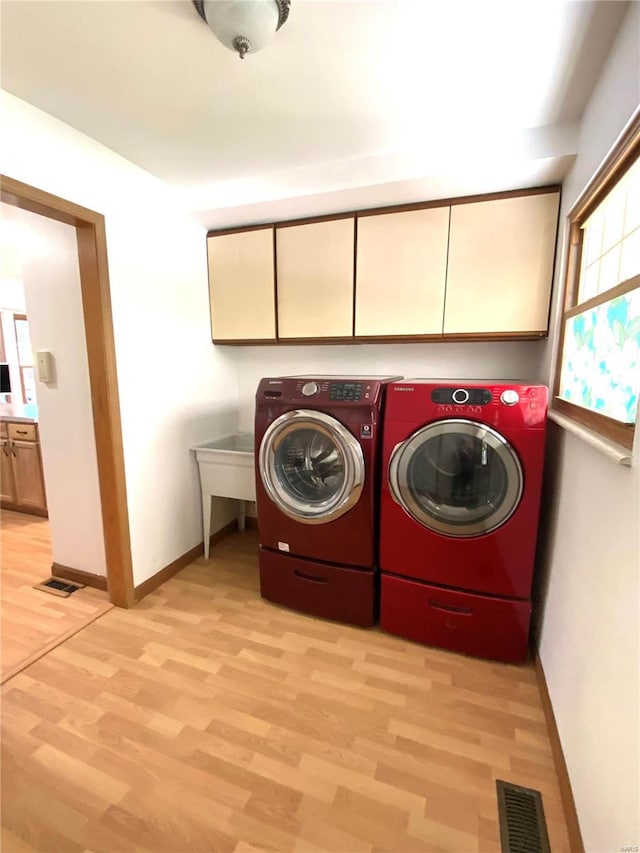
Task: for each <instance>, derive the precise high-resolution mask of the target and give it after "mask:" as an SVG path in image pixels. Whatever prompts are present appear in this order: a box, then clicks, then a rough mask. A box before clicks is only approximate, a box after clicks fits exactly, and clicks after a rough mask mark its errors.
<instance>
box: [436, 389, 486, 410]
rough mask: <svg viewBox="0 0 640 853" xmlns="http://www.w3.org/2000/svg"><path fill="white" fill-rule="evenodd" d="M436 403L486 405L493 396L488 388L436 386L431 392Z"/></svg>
mask: <svg viewBox="0 0 640 853" xmlns="http://www.w3.org/2000/svg"><path fill="white" fill-rule="evenodd" d="M431 399H432V401H433V402H434V403H439V404H441V405H442V404H445V405H446V404H447V403H453V404H454V405H456V406H462V405H464V404H467V405H468V406H486V405H488V404H489V403H490V402H491V400H492V399H493V396H492V394H491V391H489V389H488V388H434V389H433V391H432V392H431Z"/></svg>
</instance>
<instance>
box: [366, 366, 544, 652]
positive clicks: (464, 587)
mask: <svg viewBox="0 0 640 853" xmlns="http://www.w3.org/2000/svg"><path fill="white" fill-rule="evenodd" d="M547 393H548V392H547V388H546V387H544V386H541V385H522V384H513V383H507V382H478V381H473V382H456V383H453V382H450V381H446V380H444V381H440V382H437V381H434V380H427V379H411V380H405V381H403V382H395V383H393V384H392V385H390V386H389V388H388V392H387V404H386V413H385V421H384V444H383V471H384V472H386V476H383V483H382V501H381V510H380V537H381V538H380V570H381V572H382V575H381V592H380V625H381V627H382V628H383V629H384V630H386V631H389V632H390V633H392V634H399V635H400V636H402V637H407V638H408V639H411V640H417V641H419V642H422V643H427V644H429V645H433V646H440V647H442V648H446V649H452V650H454V651H460V652H465V653H467V654H471V655H477V656H479V657H486V658H493V659H496V660H504V661H514V662H515V661H522V660H524V659H525V658H526V656H527V640H528V634H529V621H530V616H531V602H530V595H531V584H532V578H533V569H534V559H535V552H536V539H537V531H538V515H539V508H540V495H541V488H542V470H543V462H544V444H545V431H546V418H547Z"/></svg>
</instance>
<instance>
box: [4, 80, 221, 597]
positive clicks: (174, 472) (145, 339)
mask: <svg viewBox="0 0 640 853" xmlns="http://www.w3.org/2000/svg"><path fill="white" fill-rule="evenodd" d="M0 125H1V126H2V146H1V149H0V171H1V172H2V173H3V174H5V175H8V176H9V177H12V178H15V179H17V180H20V181H23V182H25V183H28V184H31V185H33V186H35V187H38V188H40V189H43V190H46V191H48V192H51V193H54V194H55V195H58V196H61V197H62V198H66V199H68V200H70V201H73V202H76V203H78V204H81V205H83V206H85V207H88V208H91V209H93V210H97V211H99V212H100V213H103V214H104V215H105V217H106V229H107V248H108V256H109V273H110V281H111V297H112V304H113V319H114V331H115V341H116V360H117V367H118V382H119V387H120V404H121V411H122V430H123V443H124V456H125V471H126V484H127V493H128V501H129V523H130V529H131V544H132V556H133V573H134V580H135V582H136V584H139V583H141V582H142V581H144V580H145V579H147V578H148V577H150V576H152V575H153V574H155V573H156V572H157V571H159V570H160V569H162V568H163V567H164V566H165V565H167V564H168V563H170V562H172V561H173V560H175V559H176V558H178V557H179V556H181V555H182V554H183V553H185V552H186V551H188V550H189V549H190V548H192V547H193V546H194V545H196V544H197V543H198V542H199V541H202V525H201V509H200V491H199V483H198V476H197V465H196V462H195V459H194V455H193V454H192V453H190V452H189V446H190V445H191V444H193V443H196V442H200V441H206V440H208V439H211V438H214V437H216V436H219V435H222V434H225V433H227V432H229V431H233V430H234V429H235V427H236V377H235V367H234V363H233V360H232V359H231V358H230V356H229V354H228V353H227V352H225V351H224V350H221V349H219V348H214V347H212V346H211V335H210V329H209V310H208V288H207V270H206V240H205V231H204V230H203V229H201V228H200V227H198V226H195V225H193V224H192V223H191V222H189V221H187V220H186V219H185V218H183V217H181V216H180V215H179V213H178V212H177V211H176V210H175V206H174V204H173V197H172V196H171V195H170V194H169V192H168V190H167V188H166V186H165V185H164V184H163V183H162V182H160V181H158V180H157V179H156V178H154V177H153V176H152V175H150V174H149V173H147V172H144V171H143V170H141V169H139V168H138V167H137V166H134V165H133V164H132V163H129V162H128V161H127V160H125V159H123V158H122V157H120V156H118V155H116V154H114V153H113V152H112V151H110V150H108V149H106V148H104V147H103V146H102V145H99V144H98V143H97V142H95V141H94V140H92V139H90V138H89V137H87V136H84V135H83V134H81V133H78V132H77V131H75V130H74V129H73V128H71V127H69V126H68V125H65V124H63V123H62V122H59V121H57V120H56V119H54V118H52V117H51V116H48V115H47V114H46V113H43V112H41V111H40V110H37V109H35V108H34V107H31V106H30V105H29V104H26V103H25V102H23V101H20V100H19V99H17V98H15V97H13V96H12V95H9V94H8V93H6V92H2V93H1V96H0ZM73 415H74V412H69V413H68V417H69V418H72V417H73ZM50 452H51V453H55V452H56V450H55V449H51V450H50ZM59 452H63V449H62V448H59ZM218 508H219V510H220V512H219V513H217V514H216V516H215V519H214V521H215V524H214V529H215V527H218V526H220V525H222V524H224V523H226V521H228V520H229V519H230V518H231V517H232V514H233V508H232V507H228V506H227V505H224V506H222V505H221V504H220V505H219V507H218Z"/></svg>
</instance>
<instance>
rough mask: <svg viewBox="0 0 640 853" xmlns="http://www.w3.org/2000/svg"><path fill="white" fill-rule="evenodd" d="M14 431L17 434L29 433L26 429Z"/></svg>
mask: <svg viewBox="0 0 640 853" xmlns="http://www.w3.org/2000/svg"><path fill="white" fill-rule="evenodd" d="M16 432H17V433H18V435H29V430H28V429H17V430H16Z"/></svg>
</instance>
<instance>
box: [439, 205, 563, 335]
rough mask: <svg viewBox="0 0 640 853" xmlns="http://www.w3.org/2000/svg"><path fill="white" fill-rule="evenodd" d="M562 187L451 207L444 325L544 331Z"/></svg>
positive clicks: (455, 329) (457, 329) (448, 328)
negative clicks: (557, 189)
mask: <svg viewBox="0 0 640 853" xmlns="http://www.w3.org/2000/svg"><path fill="white" fill-rule="evenodd" d="M558 205H559V193H557V192H551V193H538V194H536V195H528V196H516V197H512V198H503V199H494V200H491V201H480V202H472V203H469V204H455V205H452V207H451V229H450V235H449V262H448V268H447V294H446V302H445V311H444V332H445V334H447V333H449V334H454V333H474V332H475V333H483V332H487V333H492V332H493V333H505V332H523V333H524V332H542V333H544V332H546V331H547V327H548V317H549V298H550V294H551V282H552V276H553V259H554V253H555V244H556V231H557V225H558Z"/></svg>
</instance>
